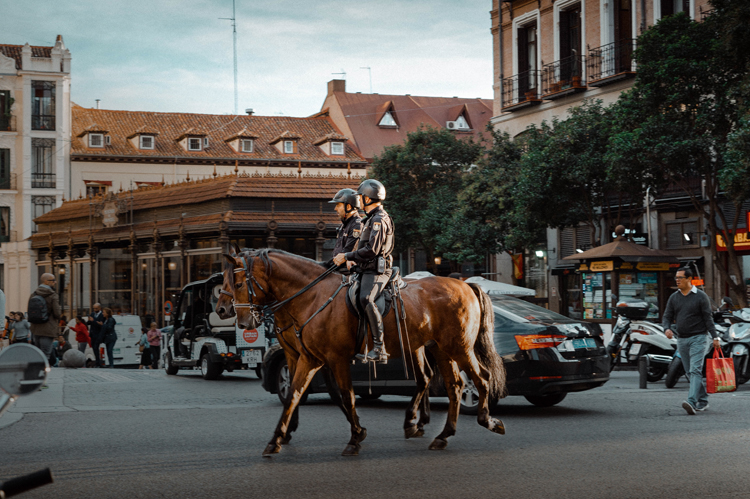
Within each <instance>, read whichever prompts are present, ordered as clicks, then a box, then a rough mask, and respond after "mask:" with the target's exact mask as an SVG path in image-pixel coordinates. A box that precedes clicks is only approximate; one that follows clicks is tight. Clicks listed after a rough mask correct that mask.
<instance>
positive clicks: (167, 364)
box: [164, 352, 180, 376]
mask: <svg viewBox="0 0 750 499" xmlns="http://www.w3.org/2000/svg"><path fill="white" fill-rule="evenodd" d="M164 370H165V371H167V374H169V375H170V376H171V375H174V374H177V371H179V370H180V368H179V367H177V366H175V365H173V364H172V354H171V353H169V352H167V354H166V355H165V356H164Z"/></svg>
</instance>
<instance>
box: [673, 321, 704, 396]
mask: <svg viewBox="0 0 750 499" xmlns="http://www.w3.org/2000/svg"><path fill="white" fill-rule="evenodd" d="M710 347H711V338H710V337H709V336H708V335H707V334H699V335H697V336H691V337H689V338H677V350H678V351H679V352H680V358H681V359H682V366H683V367H684V368H685V374H687V377H688V380H689V381H690V393H689V394H688V399H687V401H688V404H690V405H692V406H693V407H695V408H696V409H702V408H703V407H705V406H706V405H708V393H706V383H704V382H703V364H704V362H705V358H706V354H707V353H708V349H709V348H710Z"/></svg>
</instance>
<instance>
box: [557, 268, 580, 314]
mask: <svg viewBox="0 0 750 499" xmlns="http://www.w3.org/2000/svg"><path fill="white" fill-rule="evenodd" d="M561 279H562V280H563V283H564V286H565V287H564V288H563V289H565V290H566V291H567V293H566V294H565V300H566V302H567V303H566V304H565V305H566V306H567V310H564V311H563V313H564V314H566V315H567V316H568V317H570V318H571V319H583V294H582V293H581V283H580V281H579V280H578V276H577V275H576V274H573V273H571V274H568V275H563V276H562V277H561Z"/></svg>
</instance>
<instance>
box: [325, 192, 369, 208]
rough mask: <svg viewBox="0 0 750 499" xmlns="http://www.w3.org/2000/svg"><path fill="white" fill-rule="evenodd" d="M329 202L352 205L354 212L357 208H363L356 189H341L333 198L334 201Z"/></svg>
mask: <svg viewBox="0 0 750 499" xmlns="http://www.w3.org/2000/svg"><path fill="white" fill-rule="evenodd" d="M328 202H329V203H344V204H349V205H351V207H352V210H353V209H355V208H362V206H361V204H360V202H359V196H358V195H357V191H355V190H354V189H341V190H340V191H339V192H337V193H336V195H335V196H333V199H331V200H330V201H328ZM347 211H351V210H347Z"/></svg>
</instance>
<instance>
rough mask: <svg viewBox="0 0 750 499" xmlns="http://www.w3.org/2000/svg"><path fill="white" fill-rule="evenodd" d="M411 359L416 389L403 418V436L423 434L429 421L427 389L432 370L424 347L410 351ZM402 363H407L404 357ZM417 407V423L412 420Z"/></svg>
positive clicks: (414, 417) (409, 436)
mask: <svg viewBox="0 0 750 499" xmlns="http://www.w3.org/2000/svg"><path fill="white" fill-rule="evenodd" d="M411 359H412V365H413V366H414V373H412V374H413V375H414V381H416V383H417V389H416V392H415V393H414V397H412V399H411V402H410V403H409V407H407V409H406V417H405V419H404V436H405V437H406V438H412V437H421V436H422V435H424V425H425V424H427V423H429V421H430V414H429V398H428V396H427V390H428V388H429V386H430V376H431V374H432V372H431V369H430V366H429V365H428V364H427V362H426V358H425V356H424V347H420V348H418V349H417V350H415V351H414V352H412V354H411ZM404 363H405V364H406V365H408V364H407V363H406V359H404ZM428 373H429V374H428ZM425 401H426V404H427V416H426V418H425V409H424V405H425ZM417 408H419V411H420V417H419V422H418V424H415V423H414V420H415V419H416V417H417Z"/></svg>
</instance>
